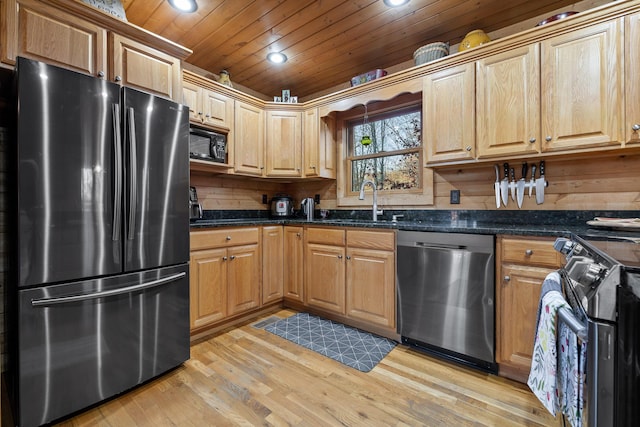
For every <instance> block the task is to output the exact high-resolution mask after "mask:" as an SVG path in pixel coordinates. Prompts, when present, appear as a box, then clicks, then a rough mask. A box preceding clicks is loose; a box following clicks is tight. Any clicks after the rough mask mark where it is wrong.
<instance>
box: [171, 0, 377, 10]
mask: <svg viewBox="0 0 640 427" xmlns="http://www.w3.org/2000/svg"><path fill="white" fill-rule="evenodd" d="M385 1H386V0H385ZM169 4H170V5H171V6H172V7H173V8H174V9H178V10H179V11H180V12H195V11H196V10H197V9H198V5H197V3H196V0H169Z"/></svg>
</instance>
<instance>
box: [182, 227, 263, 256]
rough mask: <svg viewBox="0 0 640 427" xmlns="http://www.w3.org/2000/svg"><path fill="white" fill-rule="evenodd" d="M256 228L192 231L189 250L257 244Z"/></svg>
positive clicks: (258, 235)
mask: <svg viewBox="0 0 640 427" xmlns="http://www.w3.org/2000/svg"><path fill="white" fill-rule="evenodd" d="M259 231H260V230H259V229H258V228H257V227H247V228H222V229H216V230H205V231H192V232H191V233H190V236H191V245H190V247H191V250H192V251H193V250H198V249H207V248H219V247H225V246H238V245H248V244H251V243H258V242H259V239H260V233H259Z"/></svg>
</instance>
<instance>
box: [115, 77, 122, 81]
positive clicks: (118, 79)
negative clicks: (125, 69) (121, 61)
mask: <svg viewBox="0 0 640 427" xmlns="http://www.w3.org/2000/svg"><path fill="white" fill-rule="evenodd" d="M114 80H115V81H117V82H121V81H122V77H120V76H116V78H115V79H114Z"/></svg>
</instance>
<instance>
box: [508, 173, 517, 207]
mask: <svg viewBox="0 0 640 427" xmlns="http://www.w3.org/2000/svg"><path fill="white" fill-rule="evenodd" d="M509 173H510V174H511V181H510V182H509V191H510V193H511V200H513V201H514V202H515V201H516V171H515V170H514V169H513V168H509Z"/></svg>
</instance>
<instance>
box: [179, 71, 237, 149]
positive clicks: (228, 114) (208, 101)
mask: <svg viewBox="0 0 640 427" xmlns="http://www.w3.org/2000/svg"><path fill="white" fill-rule="evenodd" d="M212 85H213V83H212V82H211V81H210V80H208V79H204V78H202V77H200V76H198V75H196V74H193V73H190V72H188V71H184V72H183V82H182V102H183V103H184V104H185V105H187V106H188V107H189V120H191V122H192V123H195V124H198V125H201V126H205V127H211V128H213V129H215V130H221V131H226V132H229V133H231V132H230V131H231V130H233V127H234V121H235V120H234V100H233V98H231V97H230V96H227V95H225V94H223V93H220V92H219V91H216V90H215V89H212V88H210V86H212ZM230 136H231V135H227V145H228V146H230V145H231V144H230V141H229V137H230Z"/></svg>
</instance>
